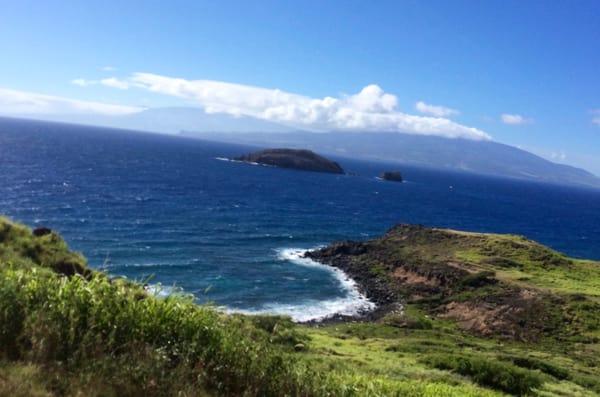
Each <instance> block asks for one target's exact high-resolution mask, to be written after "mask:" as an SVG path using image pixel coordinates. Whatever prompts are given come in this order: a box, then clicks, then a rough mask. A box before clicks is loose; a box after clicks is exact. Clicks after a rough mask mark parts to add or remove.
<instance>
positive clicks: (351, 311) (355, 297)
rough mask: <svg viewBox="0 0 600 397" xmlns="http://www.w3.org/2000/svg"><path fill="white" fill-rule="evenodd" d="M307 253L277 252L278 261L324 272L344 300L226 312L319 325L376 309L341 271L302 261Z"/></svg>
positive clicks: (265, 306)
mask: <svg viewBox="0 0 600 397" xmlns="http://www.w3.org/2000/svg"><path fill="white" fill-rule="evenodd" d="M306 251H307V250H306V249H301V248H282V249H279V250H277V258H278V259H279V260H282V261H286V262H290V263H293V264H294V265H296V266H305V267H312V268H319V269H324V270H327V271H328V272H330V273H332V274H333V276H334V277H335V278H336V279H337V280H338V281H339V283H340V285H341V287H342V289H343V290H344V292H345V296H344V297H339V298H331V299H323V300H320V299H306V300H302V301H301V302H298V303H294V304H287V303H286V304H283V303H269V304H265V305H263V306H262V307H261V308H259V309H256V310H238V309H231V308H227V309H225V310H226V311H227V312H230V313H243V314H276V315H286V316H290V317H291V318H292V320H294V321H298V322H304V321H320V320H324V319H326V318H329V317H333V316H335V315H344V316H354V315H358V314H361V313H364V312H367V311H370V310H373V309H374V308H375V304H374V303H373V302H371V301H370V300H368V299H367V297H366V296H365V295H364V294H362V293H361V292H360V291H359V290H358V286H357V285H356V282H355V281H354V280H352V279H351V278H350V277H348V275H347V274H346V273H344V272H343V271H341V270H340V269H337V268H334V267H331V266H327V265H323V264H321V263H319V262H316V261H313V260H312V259H309V258H305V257H304V254H305V253H306Z"/></svg>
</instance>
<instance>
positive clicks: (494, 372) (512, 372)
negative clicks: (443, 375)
mask: <svg viewBox="0 0 600 397" xmlns="http://www.w3.org/2000/svg"><path fill="white" fill-rule="evenodd" d="M424 362H425V363H426V364H428V365H430V366H431V367H434V368H437V369H442V370H448V371H452V372H456V373H458V374H460V375H463V376H467V377H469V378H471V379H472V380H473V381H474V382H476V383H478V384H480V385H482V386H489V387H492V388H494V389H498V390H502V391H504V392H507V393H510V394H514V395H519V396H520V395H524V394H528V393H530V392H531V391H532V390H533V389H535V388H538V387H540V386H541V385H542V383H543V379H542V378H541V377H540V376H539V375H538V374H537V373H535V372H532V371H528V370H526V369H523V368H519V367H517V366H515V365H512V364H507V363H502V362H499V361H490V360H487V359H484V358H479V357H470V356H462V355H431V356H428V357H427V358H425V359H424Z"/></svg>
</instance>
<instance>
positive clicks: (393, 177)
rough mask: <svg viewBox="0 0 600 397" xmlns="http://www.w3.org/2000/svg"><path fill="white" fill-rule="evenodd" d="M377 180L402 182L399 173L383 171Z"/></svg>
mask: <svg viewBox="0 0 600 397" xmlns="http://www.w3.org/2000/svg"><path fill="white" fill-rule="evenodd" d="M379 178H381V179H383V180H384V181H392V182H402V180H403V179H402V174H401V173H400V171H385V172H382V173H381V175H379Z"/></svg>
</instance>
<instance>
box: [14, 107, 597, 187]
mask: <svg viewBox="0 0 600 397" xmlns="http://www.w3.org/2000/svg"><path fill="white" fill-rule="evenodd" d="M21 118H26V119H36V120H46V121H57V122H66V123H75V124H84V125H94V126H102V127H112V128H122V129H129V130H138V131H148V132H159V133H167V134H178V135H182V136H186V137H193V138H200V139H207V140H211V141H217V142H225V143H236V144H245V145H253V146H259V147H267V148H268V147H270V148H273V147H289V148H304V149H310V150H313V151H315V152H317V153H320V154H328V155H336V156H339V157H351V158H358V159H364V160H374V161H386V162H395V163H399V164H409V165H417V166H424V167H429V168H440V169H445V170H457V171H466V172H472V173H478V174H486V175H494V176H500V177H509V178H518V179H525V180H534V181H540V182H550V183H558V184H566V185H576V186H587V187H595V188H600V178H598V177H597V176H595V175H593V174H592V173H590V172H588V171H585V170H583V169H581V168H577V167H573V166H569V165H565V164H558V163H554V162H551V161H549V160H546V159H544V158H542V157H539V156H537V155H534V154H532V153H530V152H527V151H525V150H522V149H518V148H516V147H514V146H510V145H505V144H502V143H498V142H495V141H475V140H469V139H461V138H444V137H439V136H428V135H414V134H402V133H397V132H377V133H375V132H362V133H361V132H308V131H300V130H298V129H297V128H294V127H290V126H286V125H282V124H278V123H274V122H270V121H265V120H260V119H257V118H253V117H248V116H240V117H236V116H232V115H228V114H209V113H206V112H205V111H204V110H203V109H202V108H193V107H164V108H150V109H146V110H144V111H141V112H139V113H134V114H129V115H122V116H104V115H94V116H90V115H22V116H21ZM257 131H260V132H257Z"/></svg>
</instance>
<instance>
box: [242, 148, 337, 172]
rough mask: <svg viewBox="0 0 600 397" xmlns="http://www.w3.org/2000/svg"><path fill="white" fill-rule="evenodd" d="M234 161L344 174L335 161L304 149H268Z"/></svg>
mask: <svg viewBox="0 0 600 397" xmlns="http://www.w3.org/2000/svg"><path fill="white" fill-rule="evenodd" d="M234 160H238V161H245V162H249V163H258V164H265V165H271V166H275V167H281V168H293V169H297V170H303V171H313V172H328V173H332V174H343V173H344V170H343V169H342V167H340V165H339V164H338V163H336V162H335V161H331V160H328V159H326V158H325V157H323V156H320V155H318V154H316V153H314V152H312V151H310V150H303V149H266V150H261V151H259V152H255V153H250V154H247V155H244V156H239V157H236V158H235V159H234Z"/></svg>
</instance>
